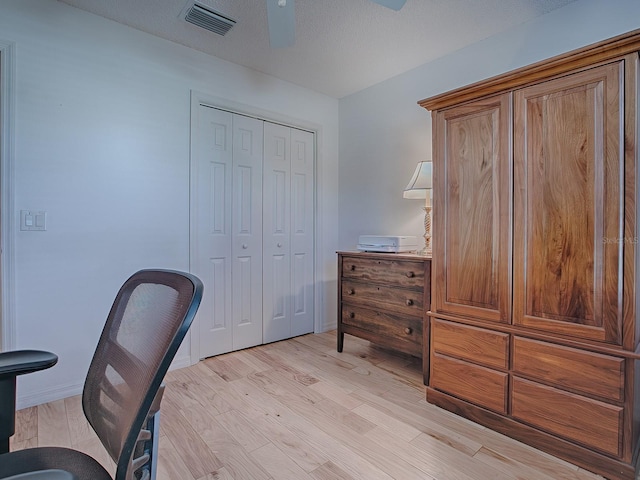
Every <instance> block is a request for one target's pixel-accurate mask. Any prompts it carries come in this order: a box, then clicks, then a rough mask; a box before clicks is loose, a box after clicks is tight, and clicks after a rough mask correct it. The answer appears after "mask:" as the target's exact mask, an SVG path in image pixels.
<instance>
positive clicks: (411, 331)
mask: <svg viewBox="0 0 640 480" xmlns="http://www.w3.org/2000/svg"><path fill="white" fill-rule="evenodd" d="M404 333H406V334H407V335H411V334H412V333H413V330H411V329H410V328H409V327H407V328H405V329H404Z"/></svg>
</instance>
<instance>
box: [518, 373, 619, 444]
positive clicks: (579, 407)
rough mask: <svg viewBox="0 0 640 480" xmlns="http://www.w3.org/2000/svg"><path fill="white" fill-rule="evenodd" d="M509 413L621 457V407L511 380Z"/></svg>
mask: <svg viewBox="0 0 640 480" xmlns="http://www.w3.org/2000/svg"><path fill="white" fill-rule="evenodd" d="M511 414H512V416H513V417H514V418H516V419H518V420H521V421H522V422H525V423H528V424H529V425H532V426H534V427H538V428H540V429H541V430H545V431H547V432H549V433H552V434H555V435H559V436H561V437H564V438H566V439H568V440H572V441H574V442H577V443H580V444H582V445H586V446H588V447H590V448H594V449H597V450H599V451H601V452H605V453H608V454H610V455H615V456H620V455H621V448H620V445H621V440H622V438H621V436H622V418H623V409H622V407H618V406H615V405H609V404H608V403H604V402H600V401H598V400H593V399H591V398H587V397H583V396H581V395H576V394H573V393H569V392H565V391H563V390H559V389H557V388H553V387H547V386H545V385H540V384H538V383H534V382H530V381H528V380H523V379H521V378H518V377H513V391H512V397H511Z"/></svg>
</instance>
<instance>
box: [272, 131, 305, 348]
mask: <svg viewBox="0 0 640 480" xmlns="http://www.w3.org/2000/svg"><path fill="white" fill-rule="evenodd" d="M264 142H265V154H264V192H263V193H264V206H263V215H264V220H263V229H264V242H263V245H264V251H263V255H264V257H263V265H264V272H263V292H264V295H263V299H264V317H263V322H264V323H263V328H264V330H263V341H264V342H265V343H268V342H274V341H277V340H282V339H284V338H290V337H292V336H296V335H301V334H303V333H309V332H312V331H313V245H314V235H313V224H314V222H313V214H314V205H313V170H314V166H313V156H314V153H313V152H314V146H313V134H311V133H309V132H304V131H300V130H297V129H292V128H289V127H284V126H282V125H276V124H272V123H269V122H265V125H264Z"/></svg>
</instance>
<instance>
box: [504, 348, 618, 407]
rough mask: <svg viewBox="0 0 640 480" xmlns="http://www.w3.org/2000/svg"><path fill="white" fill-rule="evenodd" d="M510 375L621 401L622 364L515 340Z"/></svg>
mask: <svg viewBox="0 0 640 480" xmlns="http://www.w3.org/2000/svg"><path fill="white" fill-rule="evenodd" d="M512 369H513V372H514V373H519V374H521V375H523V376H527V377H530V378H533V379H538V380H541V381H544V382H545V383H550V384H552V385H556V386H558V387H561V388H567V389H569V390H573V391H577V392H579V393H584V394H587V395H594V396H597V397H601V398H604V399H606V400H612V401H622V400H623V399H624V360H623V359H622V358H617V357H613V356H609V355H603V354H600V353H594V352H588V351H585V350H578V349H575V348H570V347H564V346H561V345H554V344H551V343H546V342H540V341H537V340H530V339H527V338H521V337H514V339H513V367H512Z"/></svg>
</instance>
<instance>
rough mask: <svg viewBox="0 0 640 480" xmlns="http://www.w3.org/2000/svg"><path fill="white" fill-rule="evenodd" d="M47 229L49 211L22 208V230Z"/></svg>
mask: <svg viewBox="0 0 640 480" xmlns="http://www.w3.org/2000/svg"><path fill="white" fill-rule="evenodd" d="M46 229H47V212H43V211H34V210H20V230H26V231H44V230H46Z"/></svg>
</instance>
